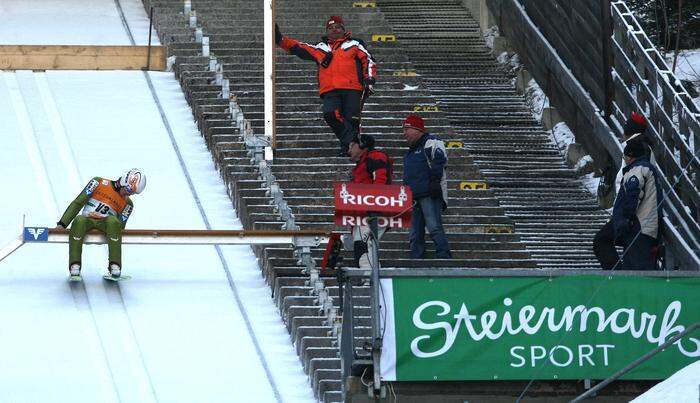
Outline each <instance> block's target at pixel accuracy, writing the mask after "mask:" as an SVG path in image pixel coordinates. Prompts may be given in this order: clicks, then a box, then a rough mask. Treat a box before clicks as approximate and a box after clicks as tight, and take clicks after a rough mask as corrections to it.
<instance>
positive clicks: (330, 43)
mask: <svg viewBox="0 0 700 403" xmlns="http://www.w3.org/2000/svg"><path fill="white" fill-rule="evenodd" d="M351 34H352V33H351V32H350V31H346V30H345V22H344V21H343V19H342V18H341V17H339V16H336V15H334V16H331V17H330V18H329V19H328V21H326V36H324V37H322V38H321V42H319V43H317V44H316V45H311V44H308V43H304V42H299V41H297V40H294V39H291V38H289V37H287V36H284V35H282V33H281V32H280V30H279V27H278V26H277V25H276V24H275V41H276V42H277V45H278V46H279V47H280V48H282V49H284V50H285V51H287V53H290V54H292V55H296V56H297V57H299V58H301V59H304V60H311V61H313V62H315V63H316V64H317V65H318V84H319V94H320V96H321V98H322V99H323V118H324V119H325V120H326V123H328V126H330V127H331V129H332V130H333V133H335V135H336V137H338V140H340V154H339V155H340V156H345V155H346V154H347V152H348V146H349V145H350V142H351V141H352V140H353V139H354V138H356V137H357V135H358V134H359V131H360V113H361V112H362V104H363V103H364V100H365V99H366V98H367V96H369V95H370V94H372V92H373V88H372V86H373V85H374V83H375V81H376V72H377V67H376V64H375V63H374V60H373V59H372V55H370V53H369V52H368V51H367V47H366V46H365V43H364V42H363V41H362V40H360V39H354V38H352V37H351V36H350V35H351Z"/></svg>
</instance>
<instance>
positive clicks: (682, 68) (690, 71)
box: [666, 49, 700, 109]
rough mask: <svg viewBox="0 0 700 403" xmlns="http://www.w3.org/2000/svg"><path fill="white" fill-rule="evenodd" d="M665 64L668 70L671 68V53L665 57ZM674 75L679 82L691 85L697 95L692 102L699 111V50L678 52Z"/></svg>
mask: <svg viewBox="0 0 700 403" xmlns="http://www.w3.org/2000/svg"><path fill="white" fill-rule="evenodd" d="M666 64H668V67H669V68H671V69H672V68H673V53H669V54H667V55H666ZM674 74H675V76H676V78H677V79H679V80H686V81H690V82H692V83H693V86H694V87H695V91H696V92H697V93H698V96H697V97H695V98H693V102H694V103H695V105H696V106H697V107H698V109H700V49H691V50H681V51H679V52H678V59H677V61H676V70H675V71H674Z"/></svg>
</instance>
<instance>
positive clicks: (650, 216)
mask: <svg viewBox="0 0 700 403" xmlns="http://www.w3.org/2000/svg"><path fill="white" fill-rule="evenodd" d="M622 173H623V177H622V182H621V184H620V193H618V195H617V197H616V198H615V204H614V205H613V216H612V220H613V229H614V231H615V241H616V243H617V244H620V245H625V244H626V243H627V242H625V241H631V240H632V239H633V238H634V236H635V235H636V234H637V233H638V232H639V231H641V232H642V234H645V235H648V236H650V237H652V238H654V239H658V236H659V222H660V217H661V207H660V206H659V202H660V201H661V187H660V186H659V183H658V180H657V176H656V170H655V169H654V167H653V166H652V165H651V163H649V158H647V157H646V156H644V157H639V158H637V159H636V160H635V161H634V162H633V163H631V164H630V165H627V166H626V167H624V168H623V169H622Z"/></svg>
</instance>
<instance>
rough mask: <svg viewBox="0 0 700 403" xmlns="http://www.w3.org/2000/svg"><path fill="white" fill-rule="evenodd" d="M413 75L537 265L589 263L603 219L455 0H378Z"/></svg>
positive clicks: (576, 266) (595, 266) (577, 266)
mask: <svg viewBox="0 0 700 403" xmlns="http://www.w3.org/2000/svg"><path fill="white" fill-rule="evenodd" d="M377 6H378V7H379V8H380V10H381V11H382V12H383V13H384V15H385V17H386V20H387V22H388V23H389V24H391V26H392V29H393V32H394V33H395V34H396V35H397V39H398V44H399V45H400V46H401V47H402V49H404V51H405V52H406V55H408V58H409V60H410V61H411V62H412V63H413V64H414V66H415V67H416V69H417V71H418V73H419V74H420V75H421V76H422V78H423V82H424V83H425V84H426V86H427V88H428V91H429V93H430V94H431V95H432V96H434V97H435V98H436V99H437V101H438V104H439V107H440V109H441V110H443V111H444V112H445V115H446V117H447V119H448V120H449V123H450V125H451V126H452V127H453V128H454V131H455V135H454V136H453V138H454V139H459V140H461V141H462V142H463V144H464V147H465V149H466V150H467V151H468V152H469V154H470V155H471V156H472V158H473V161H474V162H475V163H476V166H478V167H479V169H480V171H481V172H482V174H483V175H484V177H485V178H486V181H487V182H488V183H489V185H490V186H491V187H492V189H493V190H494V193H495V194H496V197H497V198H498V200H499V202H500V204H501V206H502V207H503V208H504V209H505V211H506V214H507V215H508V216H509V217H510V218H511V219H513V221H514V222H515V228H516V232H517V233H518V234H520V237H521V239H522V241H523V242H524V243H525V244H526V245H527V249H528V250H529V251H530V253H531V255H532V257H533V258H535V259H536V260H537V264H538V266H539V267H542V268H571V269H599V268H600V266H599V264H598V262H597V260H596V259H595V256H594V255H593V251H592V240H593V235H594V234H595V232H596V231H597V230H598V229H599V228H600V227H601V226H602V225H603V224H604V223H605V221H606V220H607V214H606V213H605V212H604V211H601V210H600V209H599V208H598V204H597V201H596V200H595V198H594V197H593V196H592V195H591V194H590V193H589V192H588V191H586V190H585V188H584V186H583V183H582V182H581V180H580V179H579V178H578V177H577V175H576V173H575V172H574V171H573V170H572V169H569V168H568V167H567V166H566V164H565V161H564V158H563V157H562V156H561V155H560V153H559V152H558V150H557V148H556V146H555V145H554V144H553V142H552V141H551V139H550V136H549V135H548V133H546V132H545V131H544V129H543V128H542V127H541V125H540V124H539V123H538V122H537V121H535V120H534V118H533V117H532V115H531V113H530V112H529V110H528V108H527V107H526V105H525V103H524V100H523V97H522V96H520V95H518V94H516V93H515V90H514V88H513V85H512V84H511V83H510V80H509V78H508V77H507V76H506V74H505V73H504V72H503V71H502V68H501V67H500V66H499V65H498V64H497V63H496V61H495V60H494V57H493V56H492V55H491V54H490V50H489V49H488V48H486V46H485V45H484V41H483V39H482V37H481V35H480V32H479V27H478V24H477V22H476V21H475V20H474V19H473V18H472V16H471V15H470V14H469V12H468V11H467V10H466V9H465V7H464V6H463V5H462V3H461V2H460V1H458V0H379V1H378V2H377Z"/></svg>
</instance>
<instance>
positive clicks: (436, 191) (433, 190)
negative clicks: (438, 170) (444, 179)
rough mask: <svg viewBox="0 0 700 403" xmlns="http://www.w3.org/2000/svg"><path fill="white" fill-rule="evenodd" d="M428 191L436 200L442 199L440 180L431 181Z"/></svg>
mask: <svg viewBox="0 0 700 403" xmlns="http://www.w3.org/2000/svg"><path fill="white" fill-rule="evenodd" d="M428 191H429V192H430V197H432V198H435V199H442V186H440V180H439V179H433V180H431V181H430V182H429V183H428Z"/></svg>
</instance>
